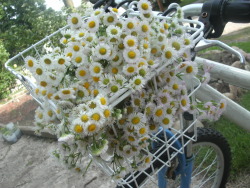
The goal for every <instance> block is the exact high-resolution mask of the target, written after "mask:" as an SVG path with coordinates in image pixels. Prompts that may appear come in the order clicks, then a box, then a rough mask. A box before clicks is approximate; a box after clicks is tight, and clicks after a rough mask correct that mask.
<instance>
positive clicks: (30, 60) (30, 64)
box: [24, 56, 38, 70]
mask: <svg viewBox="0 0 250 188" xmlns="http://www.w3.org/2000/svg"><path fill="white" fill-rule="evenodd" d="M24 63H25V67H26V68H27V69H28V70H33V69H34V67H35V65H37V64H38V61H37V60H36V59H35V58H34V57H31V56H27V57H26V58H25V59H24Z"/></svg>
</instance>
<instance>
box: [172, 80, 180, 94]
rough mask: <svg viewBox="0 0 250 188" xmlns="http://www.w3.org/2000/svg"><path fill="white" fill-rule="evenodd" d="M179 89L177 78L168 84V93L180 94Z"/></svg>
mask: <svg viewBox="0 0 250 188" xmlns="http://www.w3.org/2000/svg"><path fill="white" fill-rule="evenodd" d="M180 89H181V82H180V81H179V80H178V78H175V79H172V80H171V82H170V83H169V91H170V92H172V93H173V94H178V93H180V91H181V90H180Z"/></svg>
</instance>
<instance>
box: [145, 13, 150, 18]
mask: <svg viewBox="0 0 250 188" xmlns="http://www.w3.org/2000/svg"><path fill="white" fill-rule="evenodd" d="M143 16H144V17H145V18H150V16H151V15H150V14H143Z"/></svg>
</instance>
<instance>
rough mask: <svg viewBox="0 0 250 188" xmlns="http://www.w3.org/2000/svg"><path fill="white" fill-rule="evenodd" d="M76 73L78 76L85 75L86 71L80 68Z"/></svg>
mask: <svg viewBox="0 0 250 188" xmlns="http://www.w3.org/2000/svg"><path fill="white" fill-rule="evenodd" d="M78 74H79V75H80V76H85V75H86V71H85V70H80V71H79V72H78Z"/></svg>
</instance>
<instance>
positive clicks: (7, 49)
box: [0, 0, 66, 99]
mask: <svg viewBox="0 0 250 188" xmlns="http://www.w3.org/2000/svg"><path fill="white" fill-rule="evenodd" d="M65 25H66V14H65V13H64V12H61V11H54V10H53V9H51V8H49V9H46V6H45V1H44V0H0V99H3V98H5V97H6V96H7V95H8V94H9V93H10V89H11V88H12V87H13V86H14V84H15V79H14V77H13V76H12V75H11V74H10V73H9V72H8V71H7V70H5V68H4V63H5V62H6V61H7V60H8V58H9V57H13V56H14V55H16V54H17V53H19V52H21V51H23V50H24V49H26V48H28V47H29V46H31V45H32V44H34V43H36V42H38V41H40V40H41V39H43V38H44V37H45V36H47V35H49V34H51V33H53V32H54V31H56V30H58V29H59V28H61V27H63V26H65Z"/></svg>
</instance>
